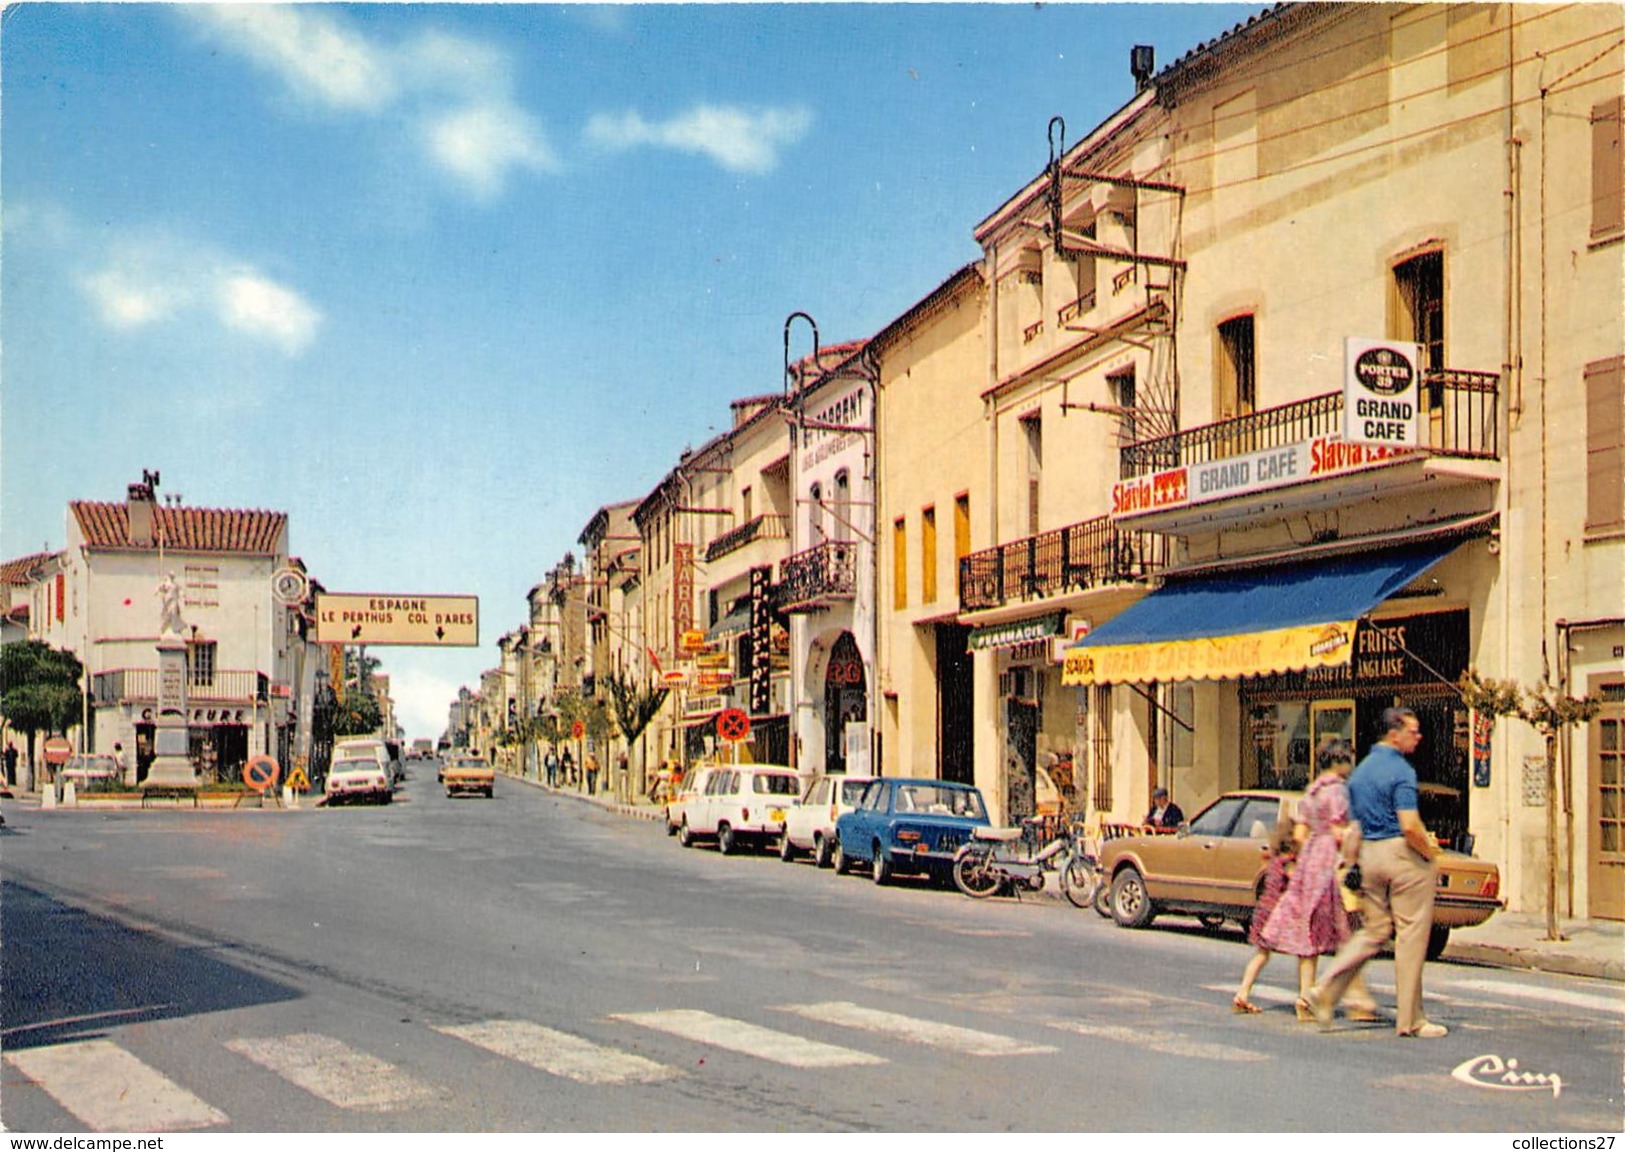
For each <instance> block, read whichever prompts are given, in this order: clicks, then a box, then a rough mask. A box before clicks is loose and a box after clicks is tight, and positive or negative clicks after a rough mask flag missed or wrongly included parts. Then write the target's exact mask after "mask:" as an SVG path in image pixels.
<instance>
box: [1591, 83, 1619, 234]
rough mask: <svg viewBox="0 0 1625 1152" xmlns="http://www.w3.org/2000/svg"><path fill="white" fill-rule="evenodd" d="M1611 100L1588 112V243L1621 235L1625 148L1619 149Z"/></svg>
mask: <svg viewBox="0 0 1625 1152" xmlns="http://www.w3.org/2000/svg"><path fill="white" fill-rule="evenodd" d="M1622 108H1625V97H1620V96H1615V97H1614V98H1613V99H1612V100H1604V101H1603V102H1602V103H1601V104H1597V105H1595V106H1594V107H1593V108H1592V109H1591V239H1592V240H1593V241H1599V240H1611V239H1613V238H1614V237H1616V236H1620V235H1622V234H1625V148H1621V141H1620V120H1621V109H1622Z"/></svg>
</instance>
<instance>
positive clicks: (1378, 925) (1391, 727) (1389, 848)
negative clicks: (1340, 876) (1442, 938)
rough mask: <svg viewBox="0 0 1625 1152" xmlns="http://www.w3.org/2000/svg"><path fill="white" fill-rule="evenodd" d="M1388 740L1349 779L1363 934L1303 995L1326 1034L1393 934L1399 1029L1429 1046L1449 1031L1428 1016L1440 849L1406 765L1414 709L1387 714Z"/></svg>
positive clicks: (1418, 738) (1418, 737)
mask: <svg viewBox="0 0 1625 1152" xmlns="http://www.w3.org/2000/svg"><path fill="white" fill-rule="evenodd" d="M1382 726H1383V736H1382V739H1381V740H1380V741H1378V743H1377V744H1376V745H1375V746H1373V747H1372V749H1371V751H1370V752H1369V753H1367V754H1366V758H1365V759H1364V760H1362V761H1360V764H1359V766H1358V767H1357V768H1355V769H1354V772H1353V774H1352V775H1351V776H1350V777H1349V782H1348V791H1349V809H1350V812H1351V813H1352V815H1353V817H1354V819H1355V820H1356V821H1357V822H1358V823H1359V825H1360V876H1361V881H1362V883H1361V889H1360V891H1361V895H1362V897H1363V899H1362V902H1361V916H1362V918H1363V921H1364V922H1363V923H1362V924H1361V926H1360V930H1359V931H1358V932H1356V933H1354V934H1353V935H1352V936H1351V937H1349V940H1348V943H1346V944H1344V945H1343V947H1342V948H1340V949H1339V950H1338V953H1337V956H1336V957H1335V958H1334V959H1333V960H1332V963H1331V967H1330V969H1328V970H1327V972H1326V976H1325V979H1323V980H1322V981H1321V982H1320V983H1318V984H1316V985H1315V986H1314V987H1313V988H1311V989H1310V990H1309V992H1308V994H1307V995H1306V996H1305V997H1304V999H1305V1001H1306V1002H1307V1003H1308V1006H1309V1009H1310V1011H1311V1012H1313V1013H1314V1015H1315V1019H1316V1020H1318V1021H1319V1022H1320V1025H1321V1027H1322V1028H1326V1027H1329V1026H1330V1025H1331V1022H1332V1013H1333V1011H1334V1010H1335V1009H1336V1008H1337V1005H1338V1003H1339V1001H1341V1000H1342V999H1343V996H1344V994H1345V993H1346V992H1347V991H1348V988H1349V985H1350V984H1351V982H1352V981H1353V979H1354V977H1355V975H1356V974H1357V973H1359V971H1360V970H1361V969H1362V968H1364V967H1365V964H1366V962H1367V961H1368V960H1370V959H1371V958H1372V957H1373V956H1375V955H1376V954H1377V953H1378V952H1379V951H1380V950H1381V949H1382V947H1383V945H1384V944H1386V943H1387V942H1388V937H1389V935H1390V933H1392V934H1393V936H1394V986H1395V996H1396V1000H1397V1002H1398V1003H1397V1011H1396V1014H1395V1023H1394V1028H1395V1031H1396V1032H1397V1033H1398V1034H1399V1035H1400V1036H1414V1037H1418V1038H1421V1039H1424V1040H1432V1039H1436V1038H1438V1037H1440V1036H1444V1035H1445V1034H1446V1033H1447V1031H1448V1029H1446V1028H1445V1027H1444V1025H1442V1024H1434V1023H1432V1022H1431V1021H1429V1020H1428V1018H1427V1015H1426V1014H1425V1013H1424V1012H1423V1010H1422V966H1423V964H1424V963H1425V962H1426V961H1427V945H1428V932H1429V930H1430V929H1431V928H1432V927H1433V891H1434V885H1435V884H1436V883H1437V880H1438V877H1437V872H1438V865H1437V864H1436V863H1435V857H1436V856H1437V855H1438V847H1437V845H1435V843H1434V841H1433V837H1432V836H1431V835H1430V834H1429V832H1428V830H1427V827H1426V826H1425V825H1424V824H1423V823H1422V817H1421V814H1420V813H1419V812H1418V811H1417V789H1416V769H1415V768H1413V767H1411V762H1410V761H1409V760H1408V759H1406V757H1407V756H1409V755H1410V754H1411V753H1412V752H1414V751H1416V749H1417V746H1418V745H1420V744H1421V742H1422V726H1421V723H1420V722H1419V721H1418V720H1417V719H1416V713H1415V712H1412V711H1411V710H1410V709H1409V708H1388V709H1386V710H1384V712H1383V714H1382Z"/></svg>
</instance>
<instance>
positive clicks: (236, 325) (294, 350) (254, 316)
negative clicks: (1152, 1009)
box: [216, 273, 322, 356]
mask: <svg viewBox="0 0 1625 1152" xmlns="http://www.w3.org/2000/svg"><path fill="white" fill-rule="evenodd" d="M216 291H217V293H218V302H219V305H220V318H221V320H222V321H224V323H225V324H226V326H227V327H228V328H232V329H235V330H236V331H238V332H243V333H246V334H247V335H249V336H253V337H256V338H259V339H264V340H270V341H271V342H272V343H274V344H277V345H280V346H281V348H282V350H283V351H284V352H286V353H287V354H288V355H290V356H297V355H298V354H299V353H301V352H303V351H304V350H305V349H306V348H308V347H310V343H311V341H312V340H314V339H315V338H316V329H317V328H318V327H319V326H320V324H321V319H322V318H321V315H320V314H319V313H318V312H317V311H316V309H314V308H312V307H311V306H310V305H309V304H307V303H305V301H304V300H302V299H300V297H299V295H298V294H297V293H295V292H291V291H289V290H288V289H286V288H284V287H282V285H280V284H276V283H273V282H272V281H270V280H267V279H265V278H264V277H263V276H259V275H257V274H254V273H239V274H237V275H234V276H227V277H225V278H224V279H223V280H222V281H221V282H220V283H219V284H218V285H217V286H216Z"/></svg>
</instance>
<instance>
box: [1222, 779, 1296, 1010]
mask: <svg viewBox="0 0 1625 1152" xmlns="http://www.w3.org/2000/svg"><path fill="white" fill-rule="evenodd" d="M1292 829H1293V822H1292V817H1291V816H1290V814H1289V813H1288V812H1287V809H1286V806H1285V805H1282V807H1281V816H1280V818H1279V819H1278V820H1277V821H1276V823H1275V828H1274V830H1273V831H1272V832H1271V833H1270V839H1269V843H1268V844H1267V845H1265V847H1264V851H1265V852H1266V853H1267V854H1268V856H1269V861H1268V863H1266V864H1265V866H1264V883H1263V885H1262V886H1261V887H1260V888H1259V890H1258V901H1257V903H1255V904H1254V905H1253V916H1252V919H1251V920H1250V921H1249V922H1248V924H1247V942H1248V943H1249V944H1251V945H1252V946H1253V954H1252V955H1251V956H1250V957H1248V958H1247V966H1246V967H1245V968H1243V969H1242V970H1241V984H1240V986H1239V987H1237V989H1236V994H1235V995H1234V996H1232V997H1231V998H1230V1010H1231V1011H1232V1012H1236V1013H1240V1014H1245V1015H1253V1014H1256V1013H1259V1012H1262V1011H1263V1009H1262V1008H1260V1007H1259V1006H1258V1005H1257V1004H1254V1003H1253V999H1252V997H1253V982H1254V981H1256V980H1257V979H1258V974H1259V973H1260V972H1262V971H1263V970H1264V965H1266V964H1268V963H1269V962H1270V954H1271V949H1270V947H1269V945H1268V944H1265V943H1264V925H1265V924H1266V923H1268V922H1269V918H1270V916H1271V914H1272V913H1273V912H1274V911H1275V906H1276V905H1277V904H1278V903H1279V902H1280V900H1281V894H1282V893H1283V892H1285V891H1286V890H1287V888H1288V886H1289V885H1290V883H1291V877H1292V871H1293V861H1294V858H1295V857H1296V856H1297V853H1298V843H1297V841H1296V840H1295V839H1294V838H1293V835H1292Z"/></svg>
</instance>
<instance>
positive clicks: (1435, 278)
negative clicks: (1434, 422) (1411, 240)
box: [1390, 251, 1445, 411]
mask: <svg viewBox="0 0 1625 1152" xmlns="http://www.w3.org/2000/svg"><path fill="white" fill-rule="evenodd" d="M1393 287H1394V293H1393V301H1392V305H1393V308H1392V314H1391V317H1390V328H1391V330H1392V334H1393V338H1394V339H1395V340H1409V341H1412V342H1414V343H1416V344H1420V345H1421V346H1422V372H1423V374H1424V380H1423V393H1424V396H1425V398H1426V403H1427V407H1428V409H1429V410H1430V411H1434V410H1437V409H1439V408H1442V407H1443V406H1444V387H1443V383H1442V381H1437V378H1436V379H1435V382H1432V383H1430V382H1428V381H1427V380H1426V379H1425V376H1426V374H1427V373H1429V372H1439V371H1442V370H1443V369H1444V366H1445V347H1444V253H1443V252H1442V251H1434V252H1424V253H1422V254H1421V255H1420V256H1415V257H1412V258H1411V259H1409V260H1406V261H1405V262H1404V263H1403V264H1397V265H1395V266H1394V286H1393Z"/></svg>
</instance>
